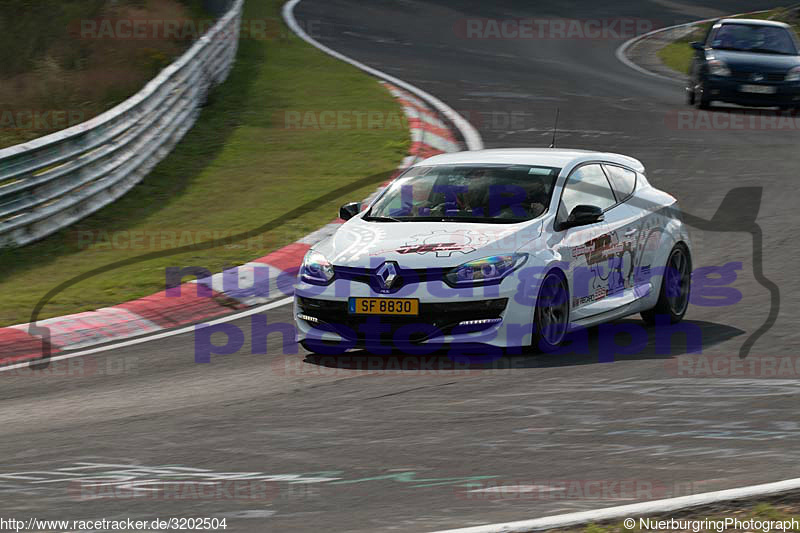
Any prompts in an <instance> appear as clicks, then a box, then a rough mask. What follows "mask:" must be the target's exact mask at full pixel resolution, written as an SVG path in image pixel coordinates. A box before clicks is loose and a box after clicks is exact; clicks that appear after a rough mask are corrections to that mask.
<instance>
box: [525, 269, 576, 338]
mask: <svg viewBox="0 0 800 533" xmlns="http://www.w3.org/2000/svg"><path fill="white" fill-rule="evenodd" d="M568 327H569V288H568V286H567V278H565V277H564V275H563V274H561V272H559V271H557V270H556V271H551V272H550V273H549V274H547V276H545V278H544V280H542V285H541V287H540V288H539V295H538V296H537V298H536V307H535V309H534V311H533V337H532V339H531V348H532V349H533V350H534V351H541V352H546V353H549V352H554V351H556V350H557V349H558V348H559V347H561V345H562V344H563V342H564V339H565V338H566V336H567V328H568Z"/></svg>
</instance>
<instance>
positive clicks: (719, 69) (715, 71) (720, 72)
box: [708, 59, 731, 76]
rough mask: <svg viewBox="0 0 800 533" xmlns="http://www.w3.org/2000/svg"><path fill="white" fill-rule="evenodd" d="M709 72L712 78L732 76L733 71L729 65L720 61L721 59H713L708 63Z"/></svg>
mask: <svg viewBox="0 0 800 533" xmlns="http://www.w3.org/2000/svg"><path fill="white" fill-rule="evenodd" d="M708 72H709V73H710V74H711V75H712V76H730V75H731V69H729V68H728V65H726V64H725V62H723V61H720V60H719V59H712V60H711V61H709V62H708Z"/></svg>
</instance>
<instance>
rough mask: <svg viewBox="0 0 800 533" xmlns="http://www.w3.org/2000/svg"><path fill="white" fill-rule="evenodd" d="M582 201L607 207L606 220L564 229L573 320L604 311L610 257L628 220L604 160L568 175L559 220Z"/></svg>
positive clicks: (561, 248)
mask: <svg viewBox="0 0 800 533" xmlns="http://www.w3.org/2000/svg"><path fill="white" fill-rule="evenodd" d="M578 205H592V206H596V207H599V208H600V209H601V210H602V211H603V216H604V220H602V221H599V222H595V223H593V224H588V225H585V226H577V227H573V228H568V229H566V230H564V235H563V237H562V239H561V245H560V246H559V253H560V254H561V257H562V258H563V259H564V260H565V261H569V264H570V267H569V276H568V277H569V278H570V280H569V281H570V295H571V300H572V302H571V310H570V314H571V321H578V320H581V319H583V318H587V317H589V316H591V315H593V314H597V313H599V312H603V311H602V307H603V306H602V305H600V304H601V303H602V302H603V301H604V300H605V299H606V296H607V294H608V289H609V278H610V276H609V268H608V257H609V255H610V254H612V253H613V252H614V251H615V249H616V244H617V243H615V242H614V240H613V236H614V235H616V233H617V232H618V230H619V229H620V227H621V225H622V224H624V222H625V215H626V214H627V213H626V212H625V211H624V210H620V209H617V207H618V206H619V203H618V202H617V199H616V196H615V195H614V192H613V190H612V188H611V184H610V182H609V181H608V177H607V176H606V174H605V171H604V170H603V168H602V166H601V164H600V163H588V164H584V165H581V166H579V167H577V168H576V169H575V170H573V171H572V172H571V173H570V175H569V177H568V178H567V180H566V182H565V184H564V189H563V191H562V194H561V199H560V201H559V206H558V213H557V215H556V217H557V222H563V221H566V220H567V217H568V216H569V213H571V212H572V210H573V209H574V208H575V207H576V206H578Z"/></svg>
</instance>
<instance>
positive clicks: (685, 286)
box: [641, 243, 692, 324]
mask: <svg viewBox="0 0 800 533" xmlns="http://www.w3.org/2000/svg"><path fill="white" fill-rule="evenodd" d="M691 286H692V258H691V256H690V254H689V249H688V248H687V247H686V245H685V244H683V243H679V244H676V245H675V246H673V248H672V251H671V252H670V253H669V257H667V264H666V268H665V269H664V275H663V276H662V277H661V291H660V292H659V294H658V301H657V302H656V306H655V307H653V308H652V309H648V310H647V311H642V313H641V314H642V320H644V321H645V322H646V323H647V324H655V323H656V317H657V316H668V317H669V321H670V323H671V324H676V323H678V322H680V321H681V320H683V316H684V315H685V314H686V310H687V309H688V308H689V294H690V292H691Z"/></svg>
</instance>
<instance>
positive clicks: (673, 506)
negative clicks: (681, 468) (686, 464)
mask: <svg viewBox="0 0 800 533" xmlns="http://www.w3.org/2000/svg"><path fill="white" fill-rule="evenodd" d="M798 489H800V479H787V480H785V481H777V482H775V483H764V484H762V485H751V486H749V487H740V488H736V489H727V490H718V491H714V492H704V493H703V494H692V495H690V496H679V497H677V498H665V499H663V500H654V501H651V502H641V503H632V504H628V505H618V506H615V507H605V508H603V509H593V510H591V511H580V512H577V513H567V514H560V515H553V516H545V517H542V518H534V519H532V520H519V521H516V522H505V523H501V524H486V525H482V526H474V527H464V528H460V529H448V530H441V531H436V532H434V533H528V532H530V531H543V530H547V529H558V528H563V527H570V526H580V525H585V524H590V523H597V522H604V521H607V520H623V519H626V518H635V517H640V516H649V515H658V514H663V513H669V512H672V511H679V510H683V509H691V508H693V507H702V506H704V505H710V504H714V503H721V502H729V501H735V500H746V499H752V498H763V497H766V496H771V495H773V494H780V493H782V492H788V491H795V490H798ZM629 529H636V528H629Z"/></svg>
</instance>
